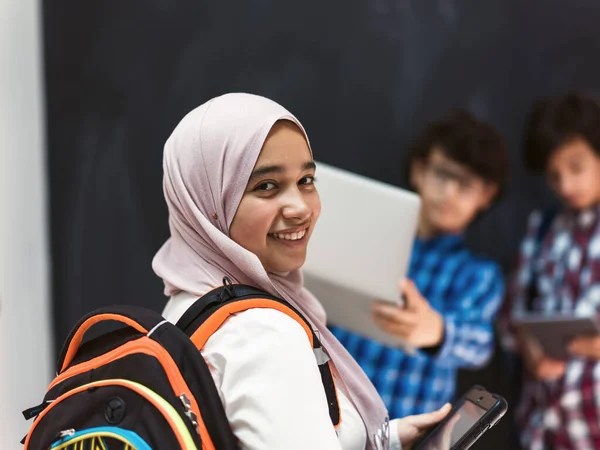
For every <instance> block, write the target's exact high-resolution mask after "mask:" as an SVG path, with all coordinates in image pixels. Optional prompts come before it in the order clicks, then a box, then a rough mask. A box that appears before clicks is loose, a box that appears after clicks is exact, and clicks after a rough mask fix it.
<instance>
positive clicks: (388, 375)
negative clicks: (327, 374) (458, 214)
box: [332, 235, 504, 417]
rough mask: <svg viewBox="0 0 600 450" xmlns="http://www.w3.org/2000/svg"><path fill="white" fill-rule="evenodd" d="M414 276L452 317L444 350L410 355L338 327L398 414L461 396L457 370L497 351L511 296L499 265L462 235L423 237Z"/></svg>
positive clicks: (337, 331)
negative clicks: (500, 317)
mask: <svg viewBox="0 0 600 450" xmlns="http://www.w3.org/2000/svg"><path fill="white" fill-rule="evenodd" d="M409 278H411V279H412V280H413V281H414V282H415V283H416V285H417V287H418V288H419V291H420V292H421V293H422V294H423V296H424V297H425V298H426V299H427V300H428V301H429V303H430V304H431V305H432V307H433V308H435V309H436V310H437V311H439V312H440V313H441V314H442V315H443V317H444V323H445V330H444V334H445V336H444V341H443V342H442V344H441V345H440V347H439V348H437V349H435V350H433V351H431V350H426V351H423V350H419V351H417V353H416V354H415V355H414V356H409V355H407V354H405V353H403V352H402V351H401V350H398V349H396V348H390V347H386V346H384V345H382V344H379V343H377V342H374V341H372V340H370V339H366V338H363V337H361V336H358V335H356V334H354V333H352V332H349V331H346V330H343V329H341V328H339V327H333V328H332V331H333V333H334V334H335V335H336V337H337V338H338V339H339V340H340V342H341V343H342V344H343V345H344V346H345V347H346V348H347V349H348V351H349V352H350V353H351V354H352V356H354V358H355V359H356V360H357V361H358V363H359V364H360V365H361V366H362V368H363V369H364V371H365V372H366V373H367V375H368V376H369V378H370V379H371V381H372V382H373V384H374V385H375V387H376V388H377V390H378V391H379V393H380V395H381V397H382V398H383V401H384V403H385V404H386V406H387V408H388V411H389V413H390V417H404V416H408V415H411V414H421V413H424V412H428V411H432V410H434V409H436V408H439V407H440V406H442V405H443V404H444V403H446V402H448V401H451V400H452V399H453V397H454V391H455V385H456V371H457V369H458V368H476V367H480V366H482V365H484V364H485V363H486V362H487V361H488V359H489V358H490V356H491V354H492V351H493V339H494V332H493V326H492V322H493V320H494V318H495V316H496V313H497V311H498V308H499V307H500V304H501V302H502V297H503V294H504V281H503V277H502V273H501V270H500V268H499V267H498V265H496V264H495V263H493V262H491V261H490V260H486V259H482V258H479V257H476V256H475V255H473V254H472V253H471V252H469V250H467V249H466V247H465V245H464V243H463V239H462V237H460V236H455V235H454V236H453V235H445V236H441V237H437V238H435V239H431V240H427V241H424V240H419V239H417V240H416V241H415V244H414V248H413V253H412V258H411V263H410V269H409Z"/></svg>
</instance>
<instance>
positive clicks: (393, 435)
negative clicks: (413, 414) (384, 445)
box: [390, 419, 402, 450]
mask: <svg viewBox="0 0 600 450" xmlns="http://www.w3.org/2000/svg"><path fill="white" fill-rule="evenodd" d="M398 425H399V423H398V419H394V420H390V450H402V442H400V436H399V435H398Z"/></svg>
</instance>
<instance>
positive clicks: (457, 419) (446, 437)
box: [419, 400, 486, 450]
mask: <svg viewBox="0 0 600 450" xmlns="http://www.w3.org/2000/svg"><path fill="white" fill-rule="evenodd" d="M485 413H486V410H485V409H483V408H482V407H481V406H478V405H476V404H475V403H473V402H470V401H468V400H467V401H465V402H464V403H463V404H462V405H461V406H460V407H459V408H458V410H454V411H453V412H452V415H451V417H450V418H449V420H447V421H446V422H445V423H444V425H442V427H440V428H438V429H436V430H435V431H434V432H433V433H432V434H431V435H430V436H429V437H428V438H427V440H426V441H425V442H424V443H423V444H422V445H421V446H420V447H419V449H423V450H428V449H431V450H433V449H439V448H450V447H451V446H453V445H455V444H456V443H457V442H458V441H459V440H460V438H462V437H463V436H464V435H465V434H466V433H467V432H468V431H469V430H470V429H471V427H472V426H473V425H475V424H476V423H477V422H478V421H479V419H481V418H482V417H483V416H484V414H485ZM448 441H449V443H448ZM444 445H445V447H442V446H444Z"/></svg>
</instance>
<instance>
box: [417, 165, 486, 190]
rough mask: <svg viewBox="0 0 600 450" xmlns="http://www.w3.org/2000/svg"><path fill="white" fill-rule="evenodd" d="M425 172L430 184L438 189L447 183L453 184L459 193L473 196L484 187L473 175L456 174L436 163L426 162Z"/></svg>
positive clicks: (444, 186) (443, 187)
mask: <svg viewBox="0 0 600 450" xmlns="http://www.w3.org/2000/svg"><path fill="white" fill-rule="evenodd" d="M425 173H426V176H427V177H428V179H429V181H430V182H431V184H432V185H434V186H435V187H436V188H438V189H445V188H446V187H447V186H448V185H449V184H455V185H456V187H457V188H458V192H459V193H460V194H464V195H468V196H474V195H477V194H479V193H481V192H482V191H483V188H484V183H483V182H482V181H480V180H478V179H476V178H475V177H472V176H469V175H464V174H458V173H456V172H454V171H452V170H450V169H447V168H446V167H444V166H441V165H438V164H428V165H427V166H426V168H425Z"/></svg>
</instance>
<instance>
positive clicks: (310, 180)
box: [254, 175, 316, 192]
mask: <svg viewBox="0 0 600 450" xmlns="http://www.w3.org/2000/svg"><path fill="white" fill-rule="evenodd" d="M315 181H316V180H315V177H314V176H312V175H307V176H305V177H302V178H300V181H298V185H300V186H311V185H313V184H314V183H315ZM277 187H278V186H277V184H276V183H275V182H273V181H265V182H263V183H260V184H258V185H257V186H256V187H255V188H254V190H255V191H258V192H269V191H273V190H274V189H277Z"/></svg>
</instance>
